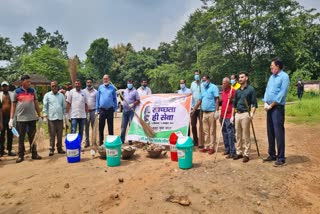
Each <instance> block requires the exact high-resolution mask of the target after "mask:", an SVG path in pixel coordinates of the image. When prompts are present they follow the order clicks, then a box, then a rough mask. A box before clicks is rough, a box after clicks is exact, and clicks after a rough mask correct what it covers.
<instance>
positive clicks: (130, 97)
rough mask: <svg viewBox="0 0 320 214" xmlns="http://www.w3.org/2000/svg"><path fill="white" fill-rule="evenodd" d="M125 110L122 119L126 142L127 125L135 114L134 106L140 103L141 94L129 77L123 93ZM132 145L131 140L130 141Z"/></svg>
mask: <svg viewBox="0 0 320 214" xmlns="http://www.w3.org/2000/svg"><path fill="white" fill-rule="evenodd" d="M123 99H124V100H123V101H122V105H123V112H122V121H121V141H122V143H124V141H125V136H126V132H127V126H128V124H130V123H131V121H132V118H133V116H134V112H133V110H134V108H135V107H136V106H137V105H138V104H139V103H140V96H139V94H138V92H137V90H136V89H135V88H134V87H133V80H132V79H129V80H128V81H127V89H126V90H125V91H124V93H123ZM129 144H130V145H131V144H132V143H131V141H129Z"/></svg>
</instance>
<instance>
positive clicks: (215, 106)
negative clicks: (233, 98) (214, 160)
mask: <svg viewBox="0 0 320 214" xmlns="http://www.w3.org/2000/svg"><path fill="white" fill-rule="evenodd" d="M200 105H201V110H202V112H203V117H202V121H200V122H201V123H203V134H204V144H205V145H204V148H203V149H201V150H200V152H208V154H209V155H212V154H213V153H214V152H215V151H214V145H215V144H216V120H218V119H219V89H218V87H217V86H216V85H214V84H213V83H211V82H210V78H209V76H207V75H204V76H203V77H202V86H201V95H200V99H199V101H198V102H197V104H196V105H195V106H194V108H193V110H192V112H191V116H192V115H193V114H194V113H195V111H196V110H197V109H198V107H199V106H200Z"/></svg>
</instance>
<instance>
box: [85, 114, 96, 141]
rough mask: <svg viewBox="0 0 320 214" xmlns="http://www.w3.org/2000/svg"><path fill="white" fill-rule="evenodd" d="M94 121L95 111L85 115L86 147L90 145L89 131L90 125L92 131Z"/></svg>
mask: <svg viewBox="0 0 320 214" xmlns="http://www.w3.org/2000/svg"><path fill="white" fill-rule="evenodd" d="M94 119H95V111H89V112H88V113H87V119H86V121H85V132H86V146H89V145H90V140H89V130H90V124H91V128H92V129H93V125H94Z"/></svg>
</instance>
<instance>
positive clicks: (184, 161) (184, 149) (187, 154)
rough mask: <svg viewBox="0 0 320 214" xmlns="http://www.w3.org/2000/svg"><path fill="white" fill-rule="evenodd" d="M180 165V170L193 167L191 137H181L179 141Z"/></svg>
mask: <svg viewBox="0 0 320 214" xmlns="http://www.w3.org/2000/svg"><path fill="white" fill-rule="evenodd" d="M176 146H177V150H178V165H179V168H180V169H190V168H191V167H192V153H193V141H192V139H191V138H190V137H185V136H181V137H179V138H178V141H177V144H176Z"/></svg>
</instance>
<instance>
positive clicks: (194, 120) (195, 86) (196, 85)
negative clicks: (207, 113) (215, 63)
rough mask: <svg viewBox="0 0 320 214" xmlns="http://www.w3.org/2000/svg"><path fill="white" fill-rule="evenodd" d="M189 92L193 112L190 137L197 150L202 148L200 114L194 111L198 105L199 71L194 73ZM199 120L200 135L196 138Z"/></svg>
mask: <svg viewBox="0 0 320 214" xmlns="http://www.w3.org/2000/svg"><path fill="white" fill-rule="evenodd" d="M190 90H191V93H192V103H191V110H194V113H193V114H192V115H191V118H190V119H191V129H192V137H193V142H194V145H195V146H198V145H199V146H198V148H203V145H202V144H203V143H202V136H201V135H202V123H201V118H202V113H201V112H200V108H197V109H194V106H195V105H196V104H197V103H198V101H199V99H200V94H201V82H200V71H198V70H195V71H194V81H193V82H192V83H191V86H190ZM198 120H199V123H200V126H199V132H200V135H199V136H198V128H197V121H198Z"/></svg>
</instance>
